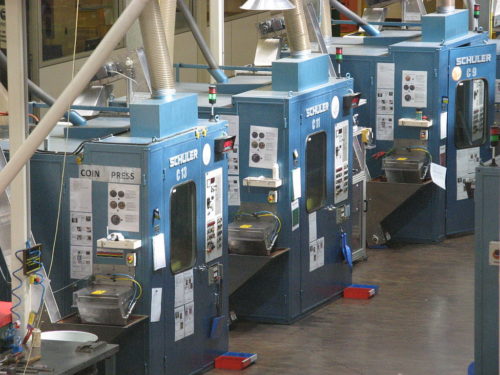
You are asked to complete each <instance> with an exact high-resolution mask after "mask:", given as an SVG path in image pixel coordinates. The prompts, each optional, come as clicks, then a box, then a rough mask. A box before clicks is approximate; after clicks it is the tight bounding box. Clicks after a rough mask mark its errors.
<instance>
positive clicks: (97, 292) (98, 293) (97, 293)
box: [90, 289, 106, 296]
mask: <svg viewBox="0 0 500 375" xmlns="http://www.w3.org/2000/svg"><path fill="white" fill-rule="evenodd" d="M90 294H93V295H98V296H100V295H101V294H106V291H105V290H102V289H98V290H94V291H93V292H92V293H90Z"/></svg>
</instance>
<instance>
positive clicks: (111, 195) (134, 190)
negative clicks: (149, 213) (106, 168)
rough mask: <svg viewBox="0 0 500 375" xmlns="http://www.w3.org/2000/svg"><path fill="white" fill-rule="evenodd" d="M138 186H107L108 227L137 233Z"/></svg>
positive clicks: (138, 216) (138, 212) (138, 213)
mask: <svg viewBox="0 0 500 375" xmlns="http://www.w3.org/2000/svg"><path fill="white" fill-rule="evenodd" d="M140 189H141V187H140V185H129V184H108V227H109V229H110V230H119V231H127V232H139V219H140V201H139V198H140V191H141V190H140Z"/></svg>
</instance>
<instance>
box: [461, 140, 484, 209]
mask: <svg viewBox="0 0 500 375" xmlns="http://www.w3.org/2000/svg"><path fill="white" fill-rule="evenodd" d="M480 161H481V159H480V154H479V147H473V148H466V149H462V150H457V201H460V200H463V199H472V198H473V197H474V195H473V191H474V189H475V185H476V167H477V166H479V162H480Z"/></svg>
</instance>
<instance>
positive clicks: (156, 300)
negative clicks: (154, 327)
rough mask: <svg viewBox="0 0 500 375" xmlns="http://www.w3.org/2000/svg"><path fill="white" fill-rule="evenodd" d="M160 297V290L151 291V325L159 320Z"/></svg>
mask: <svg viewBox="0 0 500 375" xmlns="http://www.w3.org/2000/svg"><path fill="white" fill-rule="evenodd" d="M161 295H162V288H153V289H152V290H151V318H150V321H151V323H154V322H159V321H160V318H161Z"/></svg>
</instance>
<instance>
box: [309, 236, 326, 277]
mask: <svg viewBox="0 0 500 375" xmlns="http://www.w3.org/2000/svg"><path fill="white" fill-rule="evenodd" d="M324 265H325V238H324V237H321V238H318V239H317V240H315V241H312V242H310V243H309V272H312V271H314V270H316V269H318V268H320V267H323V266H324Z"/></svg>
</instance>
